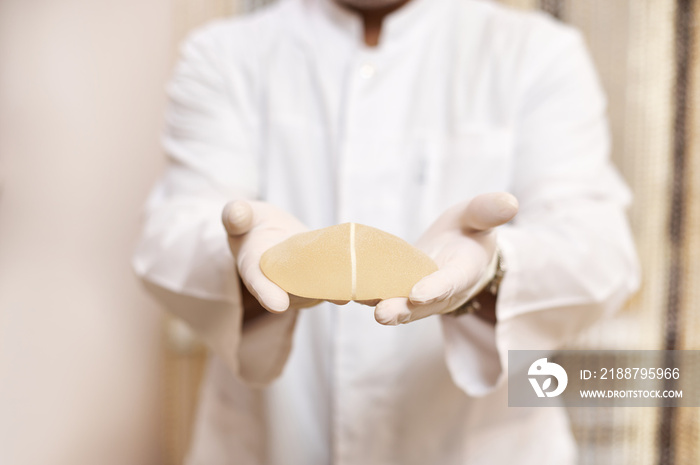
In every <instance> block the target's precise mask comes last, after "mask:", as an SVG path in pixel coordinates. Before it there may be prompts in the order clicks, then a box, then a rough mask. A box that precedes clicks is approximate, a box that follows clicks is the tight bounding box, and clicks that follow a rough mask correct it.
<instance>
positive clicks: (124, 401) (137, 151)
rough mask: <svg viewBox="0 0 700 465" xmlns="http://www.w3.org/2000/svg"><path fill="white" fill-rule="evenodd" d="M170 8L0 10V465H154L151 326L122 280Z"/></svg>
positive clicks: (143, 190)
mask: <svg viewBox="0 0 700 465" xmlns="http://www.w3.org/2000/svg"><path fill="white" fill-rule="evenodd" d="M170 3H171V2H170V0H148V1H144V0H120V1H107V0H102V1H100V0H31V1H27V0H1V1H0V176H2V177H4V179H5V185H4V190H3V194H2V197H1V198H0V463H1V464H3V465H35V464H36V465H63V464H66V465H68V464H70V465H95V464H100V465H109V464H113V463H114V464H119V465H126V464H130V465H131V464H133V465H138V464H145V463H157V452H156V451H157V449H158V448H157V438H158V436H159V435H158V431H157V427H158V425H157V418H158V415H157V410H156V406H157V405H158V402H157V399H156V396H157V392H158V391H157V382H158V370H159V368H158V360H157V354H158V348H159V338H158V336H159V331H160V312H159V310H157V309H156V308H155V306H154V304H153V303H151V302H150V300H149V299H148V298H147V297H146V296H145V295H144V293H143V292H142V291H141V289H140V286H139V285H138V283H137V281H136V280H135V278H134V276H133V274H132V271H131V269H130V265H129V256H130V254H131V250H132V247H133V244H134V241H135V237H136V235H137V230H138V215H139V209H140V206H141V204H142V202H143V200H144V198H145V196H146V194H147V191H148V189H149V187H150V185H151V184H152V182H153V180H154V178H155V177H156V175H157V173H158V172H159V170H160V165H161V163H162V156H161V155H160V149H159V146H158V133H159V130H160V126H161V117H162V116H161V114H162V103H163V91H162V89H163V82H164V80H165V78H166V76H167V74H168V72H169V68H170V62H171V57H172V46H171V29H172V15H171V11H170V10H171V6H170Z"/></svg>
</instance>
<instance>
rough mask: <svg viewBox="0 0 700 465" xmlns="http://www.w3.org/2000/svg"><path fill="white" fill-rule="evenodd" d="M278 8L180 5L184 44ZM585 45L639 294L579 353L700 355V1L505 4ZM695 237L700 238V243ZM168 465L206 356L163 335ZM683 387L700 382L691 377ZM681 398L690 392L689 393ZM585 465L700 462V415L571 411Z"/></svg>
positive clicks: (254, 1)
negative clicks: (217, 25) (241, 17)
mask: <svg viewBox="0 0 700 465" xmlns="http://www.w3.org/2000/svg"><path fill="white" fill-rule="evenodd" d="M267 3H270V0H173V22H174V24H173V29H174V34H173V36H174V40H175V41H178V42H179V41H180V40H181V39H182V37H183V36H184V35H185V34H186V32H187V31H188V30H190V29H191V28H192V27H194V26H197V25H199V24H201V23H202V22H204V21H206V20H208V19H211V18H213V17H217V16H224V15H229V14H234V13H239V12H246V11H251V10H253V9H255V8H258V7H260V6H263V5H265V4H267ZM501 3H504V4H507V5H509V6H512V7H515V8H522V9H541V10H543V11H545V12H547V13H549V14H551V15H552V16H554V17H556V18H558V19H559V20H561V21H564V22H566V23H569V24H572V25H574V26H576V27H577V28H578V29H579V30H581V32H582V33H583V34H584V35H585V37H586V39H587V42H588V46H589V49H590V51H591V54H592V56H593V58H594V61H595V62H596V65H597V68H598V71H599V74H600V77H601V80H602V83H603V86H604V87H605V89H606V91H607V95H608V101H609V115H610V122H611V126H612V133H613V159H614V161H615V163H616V165H617V166H618V168H619V169H620V172H621V173H622V175H623V176H624V178H625V179H626V180H627V182H628V184H629V185H630V186H631V188H632V191H633V192H634V196H635V201H634V205H633V206H632V209H631V211H630V221H631V223H632V227H633V230H634V233H635V236H636V241H637V248H638V251H639V256H640V260H641V263H642V268H643V283H642V288H641V290H640V292H639V293H638V294H637V295H636V296H635V297H634V298H633V299H632V300H631V301H630V302H629V304H628V305H627V306H626V307H625V309H624V310H623V311H622V312H620V314H619V315H618V316H616V317H615V318H613V319H611V320H606V321H604V322H600V323H599V324H598V325H596V326H595V327H593V328H591V329H590V330H589V331H587V332H586V333H585V334H583V335H582V337H581V338H580V339H579V340H577V341H575V342H574V343H572V344H571V346H570V347H569V348H570V349H678V350H681V349H683V350H688V349H700V311H698V312H696V311H695V308H694V305H696V304H698V303H700V296H698V292H700V289H697V288H696V287H695V286H694V284H697V285H700V59H699V55H698V54H699V53H700V52H699V49H700V27H698V18H699V17H700V0H501ZM693 233H694V234H693ZM164 341H165V343H164V354H165V357H164V383H163V386H164V391H165V392H164V393H165V395H164V397H163V398H164V402H165V405H164V412H165V415H166V417H165V418H164V425H163V427H164V428H163V432H164V443H163V444H164V459H165V460H164V462H165V463H166V464H168V465H176V464H180V463H182V459H183V456H184V453H185V451H186V448H187V444H188V441H189V437H190V428H191V424H192V416H193V412H194V408H195V405H196V393H197V389H198V386H199V382H200V380H201V375H202V373H203V367H204V363H205V359H206V352H205V350H204V349H203V348H202V346H201V344H199V343H198V342H197V340H196V339H195V338H193V336H192V335H191V334H190V333H189V332H188V330H187V328H186V327H184V326H183V325H182V324H180V323H178V322H176V321H173V320H169V321H168V323H167V324H166V331H165V337H164ZM679 382H681V383H697V382H700V376H697V377H696V378H695V379H687V378H686V379H682V380H680V381H679ZM680 387H681V388H682V386H680ZM569 414H570V418H571V423H572V428H573V430H574V433H575V435H576V438H577V441H578V443H579V449H580V463H581V464H582V465H605V464H610V465H613V464H614V465H619V464H623V465H626V464H628V465H645V464H650V465H651V464H656V465H675V464H691V463H692V464H695V463H700V409H693V408H675V409H674V408H622V407H621V408H571V409H569Z"/></svg>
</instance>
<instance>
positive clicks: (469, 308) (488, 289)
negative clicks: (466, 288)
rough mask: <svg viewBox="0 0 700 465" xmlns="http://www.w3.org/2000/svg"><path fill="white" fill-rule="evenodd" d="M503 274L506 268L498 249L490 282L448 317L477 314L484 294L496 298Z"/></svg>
mask: <svg viewBox="0 0 700 465" xmlns="http://www.w3.org/2000/svg"><path fill="white" fill-rule="evenodd" d="M505 274H506V266H505V263H504V261H503V255H501V251H500V249H496V270H495V272H494V275H493V278H491V281H489V282H488V283H486V285H485V286H484V287H483V289H482V290H481V291H479V292H477V294H476V295H475V296H474V297H472V298H470V299H469V300H467V301H466V302H464V303H463V304H462V305H460V306H459V307H457V309H455V310H453V311H452V312H450V313H448V315H451V316H460V315H467V314H468V315H471V314H474V313H478V312H479V311H480V310H481V309H482V307H483V306H482V303H481V300H482V299H483V297H484V293H488V294H490V295H491V296H494V297H496V296H498V290H499V289H500V287H501V281H503V276H505Z"/></svg>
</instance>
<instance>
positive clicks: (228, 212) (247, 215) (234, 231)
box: [221, 200, 254, 236]
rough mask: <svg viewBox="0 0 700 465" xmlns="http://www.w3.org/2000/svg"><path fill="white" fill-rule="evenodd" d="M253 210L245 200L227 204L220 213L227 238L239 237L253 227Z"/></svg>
mask: <svg viewBox="0 0 700 465" xmlns="http://www.w3.org/2000/svg"><path fill="white" fill-rule="evenodd" d="M253 216H254V215H253V208H252V207H251V206H250V204H249V203H248V202H246V201H245V200H235V201H233V202H229V203H227V204H226V206H225V207H224V210H223V211H222V213H221V221H222V223H223V224H224V228H226V232H227V233H228V234H229V236H241V235H243V234H245V233H247V232H248V231H250V229H251V228H252V227H253Z"/></svg>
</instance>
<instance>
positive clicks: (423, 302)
mask: <svg viewBox="0 0 700 465" xmlns="http://www.w3.org/2000/svg"><path fill="white" fill-rule="evenodd" d="M517 212H518V201H517V200H516V199H515V197H513V196H512V195H511V194H508V193H505V192H496V193H490V194H482V195H479V196H477V197H474V198H473V199H471V200H470V201H467V202H463V203H460V204H458V205H455V206H454V207H452V208H450V209H448V210H447V211H446V212H445V213H443V214H442V216H440V217H439V218H438V219H437V221H435V223H433V224H432V226H430V228H428V230H427V231H426V232H425V234H423V236H422V237H421V238H420V239H419V240H418V242H417V243H416V246H417V247H418V248H419V249H421V250H423V251H424V252H425V253H427V254H428V255H429V256H430V257H431V258H432V259H433V260H435V263H436V264H437V266H438V270H437V271H436V272H434V273H432V274H430V275H428V276H426V277H425V278H423V279H421V280H420V281H419V282H417V283H416V284H415V286H413V289H411V293H410V295H409V297H408V299H406V298H394V299H387V300H384V301H382V302H380V303H379V304H378V305H377V307H376V309H375V311H374V317H375V319H376V320H377V321H378V322H379V323H382V324H385V325H397V324H401V323H408V322H411V321H415V320H418V319H421V318H425V317H427V316H430V315H434V314H444V313H449V312H451V311H453V310H455V309H457V308H458V307H460V306H461V305H462V304H464V303H465V302H466V301H467V300H469V299H470V298H471V297H473V296H474V295H476V294H477V293H478V292H479V291H481V290H482V289H483V288H484V287H485V286H486V284H488V282H489V281H490V280H491V279H492V278H493V276H494V274H495V271H496V266H495V265H496V233H495V231H494V229H493V228H495V227H496V226H499V225H502V224H504V223H507V222H508V221H510V220H511V219H512V218H513V217H514V216H515V214H516V213H517Z"/></svg>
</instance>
